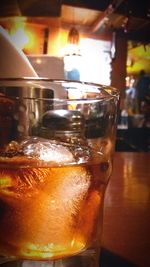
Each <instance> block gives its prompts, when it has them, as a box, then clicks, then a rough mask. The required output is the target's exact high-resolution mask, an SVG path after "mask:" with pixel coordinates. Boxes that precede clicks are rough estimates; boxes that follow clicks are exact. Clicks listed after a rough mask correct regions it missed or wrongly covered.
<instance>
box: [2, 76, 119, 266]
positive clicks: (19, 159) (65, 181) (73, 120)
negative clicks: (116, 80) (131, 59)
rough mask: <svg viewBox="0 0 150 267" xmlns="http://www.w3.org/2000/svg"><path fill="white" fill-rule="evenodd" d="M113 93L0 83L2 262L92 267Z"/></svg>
mask: <svg viewBox="0 0 150 267" xmlns="http://www.w3.org/2000/svg"><path fill="white" fill-rule="evenodd" d="M118 100H119V94H118V91H117V90H116V89H115V88H112V87H110V86H103V85H100V84H99V85H98V84H94V83H86V82H79V81H77V82H76V81H67V80H52V79H48V78H8V79H1V80H0V263H1V265H2V266H3V264H4V263H5V264H6V265H5V264H4V266H15V267H17V266H22V267H27V266H28V267H29V266H36V267H37V266H41V267H43V266H45V267H47V266H49V267H54V266H55V267H98V266H99V256H100V248H101V237H102V223H103V207H104V196H105V190H106V188H107V184H108V181H109V179H110V176H111V173H112V159H113V153H114V146H115V133H116V125H117V109H118Z"/></svg>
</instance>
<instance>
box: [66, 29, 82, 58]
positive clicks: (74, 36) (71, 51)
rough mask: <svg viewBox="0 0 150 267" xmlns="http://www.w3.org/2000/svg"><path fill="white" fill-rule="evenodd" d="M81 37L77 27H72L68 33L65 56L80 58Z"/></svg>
mask: <svg viewBox="0 0 150 267" xmlns="http://www.w3.org/2000/svg"><path fill="white" fill-rule="evenodd" d="M79 41H80V35H79V32H78V30H77V29H76V28H75V27H72V28H71V29H70V30H69V33H68V40H67V46H66V52H65V56H80V48H79Z"/></svg>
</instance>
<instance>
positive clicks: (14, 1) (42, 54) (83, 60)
mask: <svg viewBox="0 0 150 267" xmlns="http://www.w3.org/2000/svg"><path fill="white" fill-rule="evenodd" d="M0 25H1V26H2V27H3V28H4V29H6V30H7V32H8V33H9V35H10V37H11V40H12V42H13V43H14V44H15V46H16V47H17V48H18V49H21V50H22V51H23V52H24V53H25V55H26V56H27V57H28V59H29V61H30V62H31V64H32V66H33V67H34V69H35V70H36V72H37V74H38V75H39V76H43V77H49V78H60V79H62V78H65V79H72V80H81V81H82V80H83V81H88V82H95V83H102V84H105V85H112V86H114V87H117V88H118V89H119V90H120V92H121V101H120V112H119V120H118V129H117V142H116V151H138V152H140V151H146V152H147V151H150V2H149V1H148V0H143V1H142V2H141V1H139V2H137V1H134V0H101V1H96V0H92V1H90V0H88V1H87V0H76V1H74V0H26V1H21V0H1V2H0ZM6 53H7V52H6ZM10 64H11V62H10ZM8 68H9V66H8Z"/></svg>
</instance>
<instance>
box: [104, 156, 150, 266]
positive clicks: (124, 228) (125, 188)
mask: <svg viewBox="0 0 150 267" xmlns="http://www.w3.org/2000/svg"><path fill="white" fill-rule="evenodd" d="M101 266H102V267H130V266H138V267H149V266H150V153H149V152H147V153H143V152H141V153H136V152H115V155H114V169H113V175H112V177H111V180H110V182H109V185H108V188H107V192H106V197H105V210H104V226H103V249H102V253H101Z"/></svg>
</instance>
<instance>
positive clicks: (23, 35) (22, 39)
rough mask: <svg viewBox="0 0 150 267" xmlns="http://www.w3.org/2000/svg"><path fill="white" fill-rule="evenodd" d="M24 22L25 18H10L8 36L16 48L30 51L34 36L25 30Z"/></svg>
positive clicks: (25, 24)
mask: <svg viewBox="0 0 150 267" xmlns="http://www.w3.org/2000/svg"><path fill="white" fill-rule="evenodd" d="M26 21H27V19H26V18H25V17H14V18H12V20H11V23H10V30H9V34H10V36H11V39H12V42H13V43H14V44H15V46H16V47H17V48H19V49H27V50H30V49H31V48H32V47H33V45H34V35H33V33H32V32H31V31H29V30H28V29H27V23H26Z"/></svg>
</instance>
